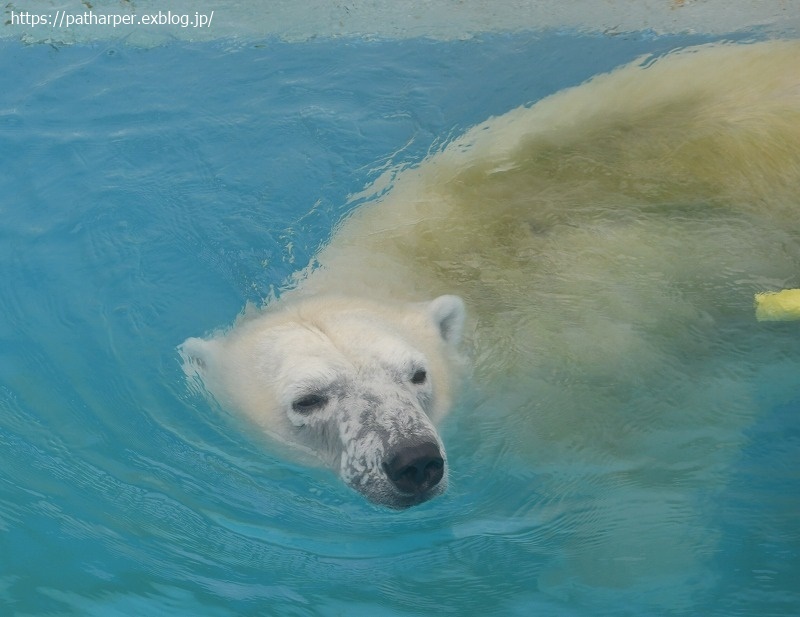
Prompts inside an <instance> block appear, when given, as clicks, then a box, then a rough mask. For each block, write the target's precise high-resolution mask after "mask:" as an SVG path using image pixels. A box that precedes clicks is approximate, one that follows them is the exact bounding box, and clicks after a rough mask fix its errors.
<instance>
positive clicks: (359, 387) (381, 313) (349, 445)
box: [180, 296, 465, 508]
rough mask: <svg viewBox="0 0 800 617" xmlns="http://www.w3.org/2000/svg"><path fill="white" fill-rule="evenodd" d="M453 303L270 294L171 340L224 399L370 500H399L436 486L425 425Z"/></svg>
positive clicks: (443, 402)
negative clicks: (226, 321)
mask: <svg viewBox="0 0 800 617" xmlns="http://www.w3.org/2000/svg"><path fill="white" fill-rule="evenodd" d="M464 313H465V312H464V304H463V302H462V301H461V299H460V298H458V297H456V296H440V297H438V298H436V299H435V300H433V301H431V302H427V303H414V304H406V305H403V306H400V307H398V306H395V305H389V304H382V303H378V302H374V301H371V300H363V299H354V298H347V297H336V296H315V297H311V298H306V299H302V300H299V301H281V302H278V303H276V304H275V305H273V306H272V307H270V308H268V309H266V310H265V311H264V312H262V313H259V314H257V315H255V316H249V317H243V318H241V319H240V320H239V321H238V322H237V323H236V324H234V326H233V327H232V328H231V329H230V330H229V331H228V332H226V333H224V334H218V335H215V336H212V337H211V338H209V339H197V338H191V339H188V340H187V341H185V342H184V343H183V345H182V346H181V348H180V351H181V354H182V356H183V359H184V370H185V371H186V372H187V375H199V376H200V378H201V379H202V381H203V383H204V385H205V387H206V389H207V390H208V391H209V392H210V393H211V394H212V395H213V396H214V397H215V398H216V399H217V400H218V401H219V402H220V404H222V405H223V406H225V407H229V408H231V409H233V410H235V411H240V412H242V413H243V414H245V415H246V416H247V417H249V418H250V419H251V420H252V421H254V422H255V423H256V424H257V425H259V426H260V427H261V428H262V429H263V430H264V432H265V433H267V434H268V435H270V436H272V437H273V438H275V439H277V440H279V441H280V442H281V443H285V444H288V445H290V446H292V450H293V451H296V452H298V453H299V452H306V453H311V454H313V455H314V456H315V457H316V458H317V459H318V460H320V461H322V462H323V463H324V464H326V465H328V466H330V467H331V468H333V469H334V470H335V471H337V472H338V474H339V475H340V476H341V478H342V479H343V480H344V481H345V482H346V483H347V484H348V485H350V486H351V487H353V488H354V489H356V490H357V491H359V492H360V493H362V494H363V495H364V496H366V497H367V498H368V499H370V500H371V501H373V502H375V503H377V504H381V505H384V506H388V507H392V508H406V507H408V506H412V505H415V504H418V503H421V502H423V501H426V500H428V499H430V498H432V497H434V496H436V495H439V494H441V493H442V492H444V490H445V489H446V487H447V457H446V455H445V450H444V446H443V445H442V441H441V439H440V437H439V435H438V433H437V430H436V428H435V427H436V424H437V423H438V421H439V420H440V419H441V418H442V417H443V416H444V415H445V414H446V413H447V411H448V410H449V408H450V406H451V401H452V397H451V390H452V386H453V382H454V378H455V374H454V373H455V372H456V370H457V366H458V364H459V360H458V353H457V347H458V343H459V340H460V338H461V333H462V329H463V324H464Z"/></svg>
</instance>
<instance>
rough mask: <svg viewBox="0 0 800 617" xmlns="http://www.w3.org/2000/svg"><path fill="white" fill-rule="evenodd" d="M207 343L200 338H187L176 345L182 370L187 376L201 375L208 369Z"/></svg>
mask: <svg viewBox="0 0 800 617" xmlns="http://www.w3.org/2000/svg"><path fill="white" fill-rule="evenodd" d="M208 345H209V343H208V341H204V340H203V339H201V338H188V339H186V340H185V341H184V342H183V343H181V344H180V345H178V353H179V354H180V355H181V358H182V359H183V370H184V372H185V373H186V374H187V375H190V374H192V373H196V374H200V375H203V374H204V373H205V372H206V368H207V367H208Z"/></svg>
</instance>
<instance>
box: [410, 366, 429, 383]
mask: <svg viewBox="0 0 800 617" xmlns="http://www.w3.org/2000/svg"><path fill="white" fill-rule="evenodd" d="M427 379H428V372H427V371H426V370H425V369H424V368H421V369H417V370H416V371H414V374H413V375H412V376H411V383H413V384H417V385H419V384H423V383H425V380H427Z"/></svg>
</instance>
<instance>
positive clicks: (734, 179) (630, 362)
mask: <svg viewBox="0 0 800 617" xmlns="http://www.w3.org/2000/svg"><path fill="white" fill-rule="evenodd" d="M798 67H800V43H797V42H780V41H777V42H766V43H759V44H752V45H716V46H714V45H712V46H705V47H701V48H698V49H695V50H688V51H684V52H680V53H673V54H669V55H667V56H665V57H663V58H661V59H658V60H656V61H654V62H652V61H649V60H648V61H646V62H645V61H640V62H636V63H634V64H632V65H629V66H626V67H623V68H621V69H618V70H616V71H614V72H612V73H609V74H607V75H601V76H599V77H597V78H595V79H593V80H591V81H590V82H588V83H586V84H584V85H582V86H579V87H576V88H572V89H569V90H566V91H564V92H561V93H557V94H555V95H553V96H551V97H548V98H547V99H544V100H542V101H540V102H539V103H537V104H536V105H534V106H533V107H530V108H520V109H517V110H514V111H511V112H509V113H508V114H506V115H504V116H501V117H498V118H493V119H490V120H489V121H487V122H486V123H484V124H483V125H479V126H478V127H475V128H474V129H472V130H470V131H468V132H467V133H466V134H465V135H464V136H463V137H462V138H460V139H458V140H456V141H455V142H453V143H451V144H450V145H448V146H447V147H446V148H444V149H443V150H442V151H440V152H438V153H435V154H432V155H431V156H430V157H429V158H428V159H427V160H426V161H424V162H423V163H422V164H421V165H419V166H418V167H417V168H413V169H406V170H403V171H401V172H399V173H397V174H396V175H395V176H393V177H392V178H391V179H390V182H391V186H392V188H391V190H389V191H388V192H386V193H385V194H383V193H381V192H380V188H381V187H382V186H385V184H386V183H385V182H382V181H381V182H379V183H377V184H378V185H379V186H378V188H377V189H376V193H377V194H379V197H377V198H376V199H375V200H374V201H373V202H372V203H369V204H367V205H365V206H362V207H361V208H358V209H357V210H356V211H355V212H354V213H353V214H352V215H351V216H350V217H349V218H347V219H346V220H345V221H343V223H342V224H341V225H340V226H339V227H338V229H337V230H336V231H335V232H334V234H333V236H332V238H331V240H330V242H329V244H328V245H327V246H326V247H324V248H323V249H322V251H321V252H320V253H319V254H318V256H317V260H316V261H317V262H318V267H314V268H311V267H309V268H308V269H307V270H306V271H303V272H300V273H297V275H296V277H295V280H294V284H293V285H292V286H291V287H292V288H291V289H290V290H289V291H287V292H285V293H284V294H283V295H282V296H281V298H280V299H279V300H276V301H274V302H271V303H270V304H269V306H267V307H266V308H265V309H264V310H263V312H261V313H259V314H257V315H255V316H247V317H243V318H241V319H240V320H239V321H238V322H237V323H235V324H234V326H233V327H232V328H230V329H229V330H228V331H226V332H218V333H215V334H213V335H211V336H210V337H209V338H208V339H206V340H202V339H189V340H188V341H186V343H184V345H183V347H182V353H183V356H184V358H185V368H186V370H187V373H190V374H193V373H195V372H196V373H199V374H200V376H201V377H202V379H203V381H204V383H205V385H206V387H207V389H208V390H209V391H210V392H211V393H212V394H213V395H214V396H215V397H216V398H217V399H218V400H219V401H220V402H221V403H222V404H223V405H226V406H229V407H231V408H232V409H234V410H236V411H239V412H241V413H242V414H243V415H244V416H246V417H248V418H250V419H251V420H252V421H253V422H255V423H256V424H257V425H259V426H260V427H262V429H263V430H264V431H265V432H266V433H268V434H269V435H271V436H272V437H274V438H275V439H276V440H278V441H280V442H283V443H289V444H292V445H293V446H296V448H297V450H298V451H310V452H312V453H314V454H315V455H316V456H317V457H318V458H319V459H320V460H322V461H323V462H324V463H326V464H327V465H329V466H331V467H332V468H333V469H335V470H336V471H337V472H338V473H339V474H340V475H341V477H342V478H343V480H344V481H345V482H347V483H348V484H349V485H351V486H352V487H353V488H355V489H356V490H358V491H360V492H361V493H363V494H364V495H365V496H366V497H367V498H369V499H371V500H372V501H375V502H377V503H380V504H384V505H387V506H390V507H397V508H402V507H405V506H409V505H412V504H417V503H419V502H421V501H424V500H426V499H428V498H429V497H433V496H435V495H438V494H440V493H442V492H443V491H444V489H445V487H446V482H447V457H446V455H445V450H444V447H443V444H442V442H441V439H440V438H439V436H438V434H437V431H436V426H437V424H438V423H439V422H440V420H441V419H442V418H443V417H444V416H445V415H446V414H447V412H448V411H449V410H450V408H451V406H452V404H453V400H454V394H455V393H456V392H458V391H460V390H462V389H466V390H469V391H476V390H477V391H481V392H482V393H483V394H482V395H481V396H479V397H477V398H479V399H481V400H483V401H488V403H486V407H487V409H485V410H484V409H483V408H481V409H480V412H479V413H478V414H477V415H475V419H476V420H475V424H474V430H476V431H480V430H481V429H480V422H481V421H482V418H484V417H489V416H491V417H493V418H504V421H505V422H507V424H508V434H507V436H506V438H505V439H506V440H507V441H506V446H507V447H508V448H509V449H510V450H513V451H515V452H516V453H517V455H518V456H519V457H521V459H523V460H526V461H529V462H530V463H531V464H532V465H535V466H537V467H540V468H548V467H549V468H553V467H554V466H559V465H569V464H573V463H574V462H575V461H583V462H585V463H587V464H588V465H594V466H595V467H594V469H600V468H608V469H621V468H628V467H631V468H633V467H636V466H637V465H639V462H640V461H641V460H649V461H652V465H651V466H652V467H657V466H660V468H661V469H662V470H666V471H664V472H663V473H662V475H661V476H658V477H664V474H667V475H669V474H671V473H674V474H678V473H680V472H679V470H682V469H686V468H692V469H697V470H700V471H696V472H693V473H694V476H693V477H694V479H693V480H692V482H694V483H696V484H697V485H701V484H702V483H703V482H705V481H706V480H708V481H711V479H712V478H716V476H715V475H714V474H715V473H717V472H716V471H714V470H719V469H720V466H724V465H725V464H727V463H726V461H729V460H730V452H731V451H732V450H733V449H734V448H733V445H735V444H736V443H737V440H740V434H741V431H742V429H743V427H745V426H746V425H747V423H748V422H750V421H752V418H753V414H754V411H753V408H754V407H753V404H752V401H753V397H752V396H751V395H750V393H748V392H746V391H744V389H743V386H742V385H741V384H740V382H739V381H737V379H735V378H732V377H730V376H729V375H727V373H725V371H724V370H723V369H722V368H720V366H721V365H718V364H717V363H715V356H714V353H715V350H716V349H718V348H719V346H720V345H721V343H720V341H722V340H723V338H722V337H723V335H724V330H725V328H726V327H727V324H729V323H739V322H741V323H750V320H751V319H752V297H753V293H754V292H757V291H765V290H769V289H770V288H780V287H781V286H798V285H800V280H798V272H799V271H800V262H799V260H800V257H799V256H798V255H800V239H799V238H800V216H798V207H797V187H798V186H800V69H798ZM765 288H766V289H765ZM449 294H455V295H457V296H458V297H460V298H463V303H462V301H461V300H459V299H458V298H457V297H455V295H449ZM433 298H437V299H433ZM464 305H466V307H467V309H466V313H467V315H468V319H467V321H466V324H467V326H466V329H465V337H464V338H465V345H464V346H467V347H470V348H472V353H471V355H472V357H473V358H474V365H473V367H472V369H471V373H470V378H469V382H468V383H463V382H459V381H458V373H459V369H458V367H459V366H460V360H459V358H460V357H461V356H460V353H459V349H458V348H459V338H460V334H461V329H462V327H463V326H464V323H465V321H464V312H465V311H464ZM703 380H705V382H703ZM698 383H700V384H701V385H700V386H699V387H698V385H697V384H698ZM643 385H644V387H643ZM712 392H717V393H718V394H716V395H714V396H712V395H711V394H710V393H712ZM668 401H671V402H672V403H670V404H675V402H676V401H678V403H680V405H684V406H686V407H687V408H688V409H691V411H688V412H685V413H683V412H681V413H677V414H676V413H675V410H674V409H672V408H670V405H668V404H667V402H668ZM673 406H674V405H673ZM723 408H724V411H723ZM464 412H465V413H475V412H470V411H469V410H464ZM504 414H505V415H504ZM495 421H496V420H495ZM698 444H701V445H702V447H701V446H699V445H698ZM645 454H646V456H645ZM642 456H645V458H644V459H642ZM637 473H638V472H637ZM641 473H642V474H644V475H641V479H639V480H636V482H638V483H640V485H641V486H642V487H644V486H650V484H648V483H651V484H652V482H654V481H653V480H652V478H650V476H649V475H647V474H646V473H645V471H642V472H641ZM631 474H633V475H632V476H631V477H638V476H636V475H635V473H634V471H631ZM599 483H600V480H595V484H594V485H591V486H592V488H596V487H597V486H600V484H599ZM668 484H669V483H668ZM606 486H607V490H608V491H609V494H612V493H613V491H621V490H622V489H621V488H620V487H619V485H617V484H614V483H613V482H611V481H610V480H609V484H607V485H606ZM669 486H670V487H671V489H670V490H672V489H674V485H672V484H669ZM628 488H630V486H628ZM555 489H557V487H554V490H555ZM540 490H547V487H546V486H543V487H541V488H540ZM587 490H588V489H587ZM631 490H632V489H631ZM685 494H686V492H684V493H679V492H675V495H673V497H672V503H674V504H680V506H676V508H678V509H679V514H675V515H674V516H675V518H676V520H677V519H678V518H680V517H681V516H686V517H687V518H686V520H687V521H688V520H689V518H690V517H691V516H693V515H691V514H690V512H691V511H692V507H691V505H689V502H690V501H691V499H690V498H689V497H686V496H685ZM638 497H639V498H641V499H640V503H641V504H644V505H643V506H642V507H643V508H644V507H650V508H651V510H650V513H651V514H652V513H654V512H656V511H657V509H658V508H659V507H660V506H659V504H660V503H661V502H660V499H661V498H662V497H661V496H659V494H658V491H650V492H646V491H644V490H642V491H640V494H639V496H638ZM628 498H629V495H627V494H622V493H621V492H620V493H619V494H618V495H617V497H614V498H608V499H604V500H602V501H600V502H598V503H599V504H600V505H598V508H600V510H599V514H598V516H597V519H596V524H597V525H601V524H603V521H606V523H607V530H606V534H605V536H604V538H603V540H602V542H600V541H598V542H597V543H596V546H600V545H601V544H603V546H604V547H605V550H606V551H607V555H611V558H612V559H613V558H615V557H614V554H615V552H617V553H619V555H618V558H619V560H620V562H623V561H624V560H625V559H627V558H628V557H627V556H626V555H627V554H626V553H625V551H626V550H628V548H629V547H630V544H631V542H633V541H634V540H632V539H633V538H641V537H642V534H650V536H651V543H652V544H653V547H654V549H653V552H659V551H660V552H661V554H662V555H668V554H670V553H671V551H672V552H674V549H675V547H676V546H678V545H679V544H680V543H681V542H684V541H685V542H689V541H693V540H692V539H691V538H692V533H687V534H684V536H681V539H677V535H673V536H669V535H667V536H665V537H664V538H663V541H662V542H661V543H660V544H659V543H658V541H657V539H655V538H654V537H652V536H653V534H652V533H651V530H649V529H648V528H647V525H648V524H649V523H648V520H649V519H648V516H647V514H644V515H643V514H642V513H641V512H639V513H637V514H635V515H634V514H632V515H631V517H630V521H629V522H628V527H623V526H620V527H616V526H615V521H614V517H616V516H619V509H618V508H616V507H613V504H614V503H629V501H627V500H628ZM602 504H605V505H602ZM687 513H689V514H687ZM604 517H605V518H604ZM637 525H638V527H637ZM617 528H618V529H619V530H620V531H619V533H614V532H613V529H617ZM684 531H685V530H684ZM639 532H641V534H640V533H639ZM704 533H705V532H704V531H702V530H698V532H697V534H696V536H697V537H698V538H701V537H705V536H704V535H703V534H704ZM686 538H689V540H687V539H686ZM700 541H702V540H698V542H700ZM598 550H599V549H598ZM637 550H638V549H637ZM689 552H691V551H689ZM584 557H585V555H584V554H583V553H580V554H578V553H576V557H575V558H576V559H582V558H584ZM631 563H633V562H631ZM636 563H637V564H638V565H636V568H637V569H639V570H642V569H643V567H642V565H641V563H639V562H636ZM674 565H675V570H676V571H681V570H682V568H683V567H684V562H683V561H681V558H676V560H675V564H674ZM586 570H587V572H589V573H590V574H589V575H588V576H590V577H592V576H594V577H598V576H599V577H602V576H604V574H605V572H606V571H607V570H606V569H602V568H600V569H598V568H596V567H594V566H588V567H587V569H586Z"/></svg>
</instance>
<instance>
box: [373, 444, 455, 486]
mask: <svg viewBox="0 0 800 617" xmlns="http://www.w3.org/2000/svg"><path fill="white" fill-rule="evenodd" d="M383 468H384V470H385V471H386V475H387V476H388V477H389V479H390V480H391V481H392V484H394V485H395V486H396V487H397V488H398V489H399V490H400V491H402V492H403V493H424V492H425V491H428V490H430V489H431V488H433V487H434V486H436V485H437V484H439V482H440V481H441V479H442V477H443V476H444V459H443V458H442V453H441V452H440V451H439V446H437V445H436V444H435V443H433V442H425V443H422V444H416V445H413V446H408V447H405V448H403V449H402V450H399V451H397V452H395V453H394V454H393V455H392V456H390V458H389V459H388V462H385V463H384V464H383Z"/></svg>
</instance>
